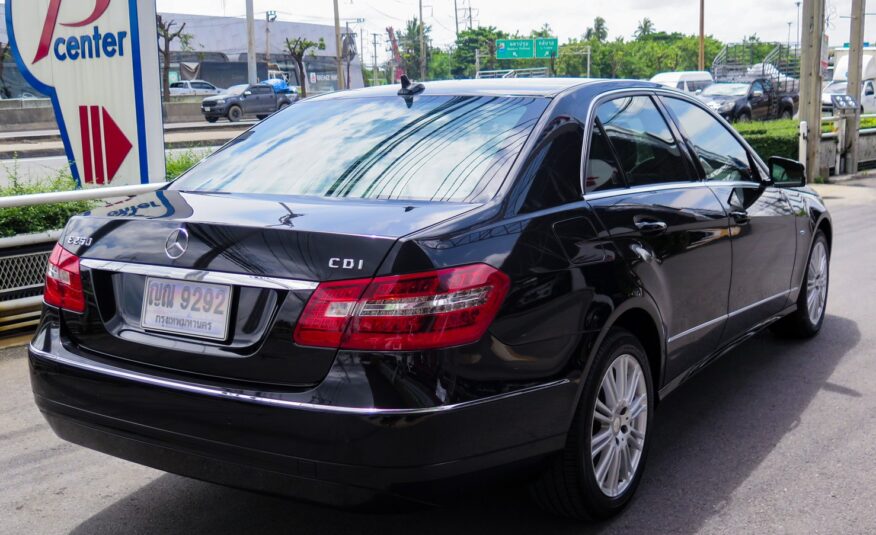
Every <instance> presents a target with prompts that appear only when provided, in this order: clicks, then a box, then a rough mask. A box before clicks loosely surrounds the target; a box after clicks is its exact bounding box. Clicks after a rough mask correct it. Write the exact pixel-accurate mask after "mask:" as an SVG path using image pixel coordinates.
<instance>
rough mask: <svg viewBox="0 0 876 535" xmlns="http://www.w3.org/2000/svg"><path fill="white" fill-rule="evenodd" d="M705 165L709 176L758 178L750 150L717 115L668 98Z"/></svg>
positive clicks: (725, 179) (729, 178)
mask: <svg viewBox="0 0 876 535" xmlns="http://www.w3.org/2000/svg"><path fill="white" fill-rule="evenodd" d="M664 102H665V103H666V107H667V108H669V110H670V111H671V112H672V114H673V115H675V117H676V118H677V119H678V123H679V125H680V126H681V128H682V130H684V133H685V135H686V136H687V137H688V139H690V140H691V142H692V143H693V145H694V152H696V156H697V158H698V159H699V161H700V164H702V166H703V170H704V171H705V174H706V180H721V181H754V182H756V181H757V178H755V175H754V171H753V168H752V165H751V158H750V157H749V154H748V151H747V150H746V149H745V147H744V146H743V145H742V143H740V142H739V140H738V139H736V137H735V136H733V134H731V133H730V132H729V131H728V130H727V129H726V128H725V127H724V125H722V124H721V123H720V122H718V120H717V119H715V118H714V117H713V116H712V115H711V114H709V113H708V112H706V111H705V110H703V109H702V108H700V107H699V106H696V105H694V104H691V103H690V102H685V101H683V100H680V99H677V98H669V97H667V98H664Z"/></svg>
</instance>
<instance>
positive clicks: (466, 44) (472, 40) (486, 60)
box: [452, 26, 508, 78]
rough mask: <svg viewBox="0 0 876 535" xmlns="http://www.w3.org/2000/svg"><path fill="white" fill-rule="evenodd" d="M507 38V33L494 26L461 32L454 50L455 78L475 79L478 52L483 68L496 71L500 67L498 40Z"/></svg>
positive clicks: (453, 70)
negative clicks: (497, 49)
mask: <svg viewBox="0 0 876 535" xmlns="http://www.w3.org/2000/svg"><path fill="white" fill-rule="evenodd" d="M507 37H508V34H507V33H505V32H503V31H501V30H497V29H496V28H495V27H493V26H489V27H483V26H478V27H477V28H470V29H467V30H462V31H461V32H459V37H457V38H456V47H455V48H454V50H453V69H452V72H453V77H454V78H474V75H475V51H476V50H480V52H481V68H484V67H486V68H487V69H495V68H496V67H497V65H498V61H497V60H496V40H497V39H506V38H507Z"/></svg>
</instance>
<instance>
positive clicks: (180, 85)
mask: <svg viewBox="0 0 876 535" xmlns="http://www.w3.org/2000/svg"><path fill="white" fill-rule="evenodd" d="M185 86H186V83H185V82H174V83H172V84H170V87H172V88H174V89H177V88H180V87H185Z"/></svg>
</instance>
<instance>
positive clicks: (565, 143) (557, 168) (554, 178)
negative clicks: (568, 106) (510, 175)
mask: <svg viewBox="0 0 876 535" xmlns="http://www.w3.org/2000/svg"><path fill="white" fill-rule="evenodd" d="M583 144H584V129H583V128H581V127H580V126H578V125H577V124H570V125H567V126H566V127H563V128H562V129H561V130H560V131H559V132H557V133H555V134H554V135H553V136H552V137H551V138H550V140H549V141H548V142H547V143H545V144H543V146H542V147H541V148H540V149H538V150H536V151H535V157H534V158H533V159H532V161H531V162H530V163H529V165H528V166H527V171H526V173H524V174H523V176H522V177H521V179H520V182H519V184H518V186H517V188H516V192H519V193H516V195H517V196H518V198H519V199H522V204H520V206H518V207H517V209H516V211H517V212H518V213H529V212H535V211H538V210H544V209H546V208H553V207H555V206H561V205H563V204H567V203H570V202H575V201H580V200H581V150H582V148H583V147H582V145H583ZM512 203H514V201H512Z"/></svg>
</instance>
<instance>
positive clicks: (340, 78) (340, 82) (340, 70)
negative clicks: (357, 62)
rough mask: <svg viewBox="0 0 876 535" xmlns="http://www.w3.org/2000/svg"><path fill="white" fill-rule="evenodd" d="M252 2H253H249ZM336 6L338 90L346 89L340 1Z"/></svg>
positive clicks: (250, 0) (336, 0) (336, 2)
mask: <svg viewBox="0 0 876 535" xmlns="http://www.w3.org/2000/svg"><path fill="white" fill-rule="evenodd" d="M248 1H249V2H252V0H248ZM334 4H335V59H336V60H337V63H338V90H341V89H343V88H344V87H346V84H344V65H343V62H342V61H341V15H340V13H339V12H338V0H334Z"/></svg>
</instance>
